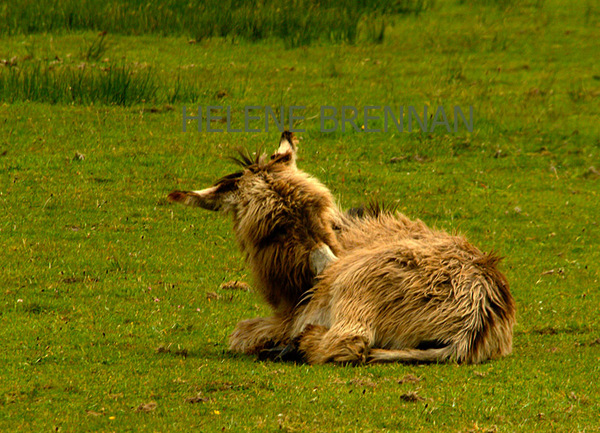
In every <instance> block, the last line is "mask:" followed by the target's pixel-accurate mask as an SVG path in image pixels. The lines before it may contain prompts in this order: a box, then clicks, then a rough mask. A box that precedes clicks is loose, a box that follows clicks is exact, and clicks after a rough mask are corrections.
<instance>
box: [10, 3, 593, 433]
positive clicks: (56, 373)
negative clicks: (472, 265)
mask: <svg viewBox="0 0 600 433" xmlns="http://www.w3.org/2000/svg"><path fill="white" fill-rule="evenodd" d="M499 6H500V7H499ZM83 9H85V8H83ZM3 10H4V12H3V13H7V12H6V9H3ZM599 18H600V16H599V14H598V11H597V10H595V9H594V6H593V4H591V3H589V4H586V3H582V4H581V5H578V4H571V3H567V2H562V1H558V0H547V1H546V2H543V3H542V4H540V3H538V2H529V3H527V4H525V5H518V4H517V3H516V2H515V3H511V2H502V4H500V5H499V4H497V3H493V4H487V3H486V2H463V3H457V2H438V3H436V4H435V5H434V7H432V8H430V9H428V10H427V11H426V12H425V13H423V14H420V15H418V16H415V15H411V16H402V17H398V16H389V17H388V18H387V19H388V20H389V21H388V25H387V27H386V29H385V35H386V36H385V39H384V40H383V41H382V42H381V43H369V42H361V43H356V44H331V43H329V42H327V43H325V42H323V43H320V44H313V45H310V46H308V47H303V48H292V49H290V48H289V46H287V44H286V43H285V42H284V41H283V40H280V39H278V38H266V39H265V40H261V41H258V42H250V41H246V40H235V41H232V40H231V38H219V37H212V38H208V39H203V40H202V41H201V42H199V43H196V44H188V36H187V35H177V34H173V35H170V36H165V35H156V34H142V35H124V34H117V33H113V32H109V34H108V35H107V36H106V39H105V42H103V44H105V46H103V47H102V49H100V50H98V49H97V48H94V49H90V47H92V46H93V44H96V45H97V44H98V43H99V42H97V41H98V40H99V39H98V38H99V36H98V35H97V33H96V32H95V31H79V30H77V31H74V30H73V29H72V30H71V31H63V30H60V29H58V30H56V32H55V31H54V29H47V30H52V33H49V34H46V33H31V34H19V33H18V32H17V33H16V34H12V35H10V36H9V35H7V34H6V33H5V36H3V37H2V39H1V43H0V59H5V60H6V62H4V63H7V64H4V65H3V66H0V77H4V78H0V82H1V83H5V82H6V81H2V80H4V79H5V78H6V77H11V76H25V74H28V75H27V77H29V78H28V80H30V82H34V83H38V84H35V86H34V85H31V86H29V88H32V89H34V90H33V91H32V93H30V94H25V93H19V92H24V89H25V88H27V86H25V85H24V84H22V83H18V82H17V83H13V84H10V85H9V86H8V87H7V85H4V87H3V89H8V90H3V91H0V95H2V98H1V102H0V104H1V105H0V209H1V212H2V213H1V215H2V218H0V251H1V256H0V257H1V258H2V259H1V260H2V261H1V264H2V278H1V279H0V294H1V297H0V325H1V327H0V341H2V353H3V359H4V362H3V363H2V365H1V366H0V431H50V430H51V431H57V430H58V431H63V432H71V431H182V432H187V431H191V430H196V431H223V430H225V431H235V432H238V431H252V432H254V431H279V430H283V431H290V432H296V431H307V432H308V431H348V432H353V431H357V432H363V431H377V432H379V431H424V432H434V431H442V432H468V431H470V432H484V431H498V432H579V431H581V432H583V431H586V432H590V431H597V430H599V429H600V423H599V422H598V419H597V414H598V412H599V410H600V393H599V392H598V387H597V384H596V382H597V377H598V375H599V373H600V371H599V367H598V365H599V361H600V342H599V341H600V316H599V314H598V306H599V305H600V270H599V267H598V263H599V262H600V253H599V249H598V245H600V230H599V228H598V224H599V223H600V221H599V216H598V215H599V214H598V201H599V199H600V175H598V171H599V170H600V127H599V126H598V125H599V123H598V119H599V116H600V108H599V106H598V104H597V99H598V96H599V95H600V79H599V77H600V70H599V69H598V63H597V61H596V60H595V59H596V57H597V55H596V51H597V43H596V42H595V34H596V33H597V25H598V22H599V21H600V20H599ZM8 33H11V32H8ZM132 33H133V32H132ZM140 33H145V32H140ZM56 58H58V59H60V62H59V63H55V64H53V65H51V63H52V62H53V61H55V60H56ZM105 59H108V60H107V61H105ZM8 63H14V65H9V64H8ZM81 63H85V64H86V68H85V69H84V71H86V72H85V73H81V75H80V77H88V78H83V79H84V80H86V79H89V81H86V83H87V84H86V86H82V89H84V90H82V93H81V94H82V95H84V96H82V97H80V98H71V97H69V96H68V95H69V93H68V91H67V90H65V89H67V88H68V87H64V86H65V85H64V84H61V83H63V81H61V80H66V78H65V77H68V74H69V73H72V74H75V75H74V76H78V75H76V74H78V73H79V72H77V71H80V69H78V68H77V66H78V65H79V64H81ZM107 66H112V67H114V68H121V69H120V70H121V71H122V72H124V73H125V76H126V77H127V76H130V77H131V80H132V81H131V83H133V84H131V86H132V87H134V88H138V87H136V86H137V85H138V84H140V85H141V83H143V82H144V81H143V79H144V77H148V80H149V81H148V83H151V86H149V87H148V88H151V89H154V90H153V92H152V93H151V94H149V95H148V94H146V95H145V96H143V97H140V98H139V99H136V98H135V97H133V96H132V97H131V99H126V100H125V102H123V101H121V102H120V101H118V100H113V99H111V98H110V97H109V96H110V95H115V94H118V92H117V91H114V92H112V91H107V92H106V93H104V94H102V93H101V92H100V91H99V90H98V89H100V88H101V87H100V84H98V83H102V82H104V81H103V80H106V78H105V77H106V75H105V74H107V73H108V71H103V70H102V68H105V67H107ZM53 68H54V69H53ZM146 73H147V74H148V75H144V74H146ZM11 74H15V75H11ZM19 74H21V75H19ZM88 74H89V75H88ZM44 77H46V78H47V77H54V78H55V79H56V80H57V81H56V82H52V83H54V84H53V85H47V86H44V85H42V84H39V83H41V82H42V81H43V80H44V79H46V78H44ZM36 80H37V81H36ZM123 80H124V81H126V80H125V79H123ZM123 80H122V81H117V82H118V83H123V82H124V81H123ZM136 80H137V81H136ZM140 80H141V81H140ZM91 83H96V84H98V87H94V86H93V85H92V84H91ZM136 83H137V84H136ZM36 86H37V87H36ZM72 87H73V86H72V85H71V88H72ZM117 87H118V86H117ZM117 87H115V88H117ZM36 89H37V90H36ZM85 89H87V90H85ZM94 89H96V90H94ZM177 89H178V90H177ZM51 91H53V92H55V94H54V95H56V96H55V97H54V99H53V98H47V97H45V96H43V97H40V96H39V95H44V94H46V93H49V92H51ZM71 91H72V90H71ZM94 92H96V93H94ZM175 94H177V95H179V96H178V97H177V98H174V99H173V100H169V95H171V96H172V95H175ZM27 95H29V96H27ZM65 95H66V96H65ZM94 95H95V96H94ZM101 95H104V96H101ZM183 104H186V105H187V106H189V107H190V108H192V107H195V106H197V105H198V104H201V105H208V104H212V105H217V104H218V105H224V106H227V105H230V106H231V107H232V109H233V110H234V112H235V114H236V115H237V116H238V117H237V119H238V120H237V122H238V123H236V124H235V126H236V127H239V126H240V123H239V122H240V117H239V116H240V115H241V113H242V109H243V107H244V106H246V105H261V106H265V105H271V106H274V107H276V106H279V105H285V106H291V105H305V106H307V109H306V112H305V113H306V117H307V120H306V121H305V122H304V123H303V124H302V125H300V126H301V127H304V128H305V129H306V132H305V133H302V134H300V136H301V137H302V141H301V147H300V155H299V161H298V164H299V165H300V166H301V167H302V168H303V169H305V170H307V171H308V172H310V173H312V174H314V175H315V176H317V177H318V178H319V179H321V180H322V181H323V182H324V183H325V184H326V185H327V186H328V187H329V188H331V190H332V191H333V192H334V194H335V195H336V197H338V198H339V201H340V202H341V203H342V205H343V206H344V207H351V206H355V205H358V204H360V203H362V202H364V201H366V200H368V199H369V198H371V197H372V196H376V197H379V198H381V199H385V200H386V201H397V202H398V203H399V207H400V210H401V211H402V212H404V213H406V214H407V215H409V216H411V217H413V218H421V219H423V220H424V221H425V222H426V223H428V224H430V225H432V226H436V227H439V228H443V229H446V230H458V231H461V232H463V233H465V234H466V235H467V236H468V237H469V239H471V240H472V241H473V243H475V244H476V245H478V246H480V247H482V248H483V249H486V250H492V249H493V250H496V251H498V252H499V253H500V254H501V255H503V256H505V257H506V259H505V261H504V264H503V269H504V270H505V272H506V275H507V277H508V279H509V281H510V283H511V289H512V292H513V294H514V296H515V298H516V301H517V306H518V324H517V326H516V328H515V337H514V338H515V341H514V353H513V354H512V355H511V356H509V357H507V358H504V359H501V360H497V361H493V362H489V363H486V364H483V365H478V366H469V365H463V366H456V365H452V364H447V365H446V364H445V365H427V366H405V365H400V364H398V365H383V366H364V367H339V366H318V367H311V366H306V365H294V364H278V363H270V362H265V363H263V362H257V361H255V360H254V359H253V358H251V357H244V356H234V355H232V354H230V353H228V352H227V336H228V335H229V333H230V332H231V331H232V329H233V327H234V326H235V324H236V322H237V321H239V320H241V319H244V318H249V317H254V316H258V315H265V314H268V311H267V308H266V307H265V306H264V305H263V303H262V302H261V300H260V299H259V297H258V296H257V295H256V294H255V293H254V292H244V291H231V290H225V289H221V288H220V285H221V284H222V283H223V282H226V281H229V280H242V281H247V282H249V283H251V282H252V281H251V277H250V275H249V273H248V270H247V266H246V265H245V263H244V261H243V258H242V257H241V255H240V254H239V253H238V252H237V246H236V245H235V241H234V239H233V236H232V233H231V227H230V224H229V222H228V221H226V220H225V219H224V218H223V217H222V216H220V215H217V214H213V213H209V212H204V211H195V210H193V209H186V208H182V207H177V206H173V205H170V204H168V203H167V202H166V200H165V196H166V194H168V192H170V191H171V190H173V189H187V188H202V187H205V186H207V185H209V184H210V183H212V182H213V181H214V180H215V179H217V178H218V177H220V176H222V175H224V174H227V173H228V172H229V171H231V170H234V167H232V166H231V165H230V163H228V162H227V161H226V160H225V157H226V156H228V155H230V154H231V152H232V151H233V149H235V148H236V147H237V146H239V145H242V146H247V147H249V148H251V149H254V148H256V147H257V146H259V145H264V146H265V147H266V148H267V149H271V148H274V147H275V145H276V143H277V140H278V136H279V133H278V132H277V131H275V130H272V131H270V132H269V133H265V132H261V133H253V134H250V133H241V134H227V133H198V132H194V128H193V127H190V128H189V129H188V131H190V132H187V133H182V132H181V121H182V120H181V105H183ZM371 104H372V105H390V106H399V105H404V106H408V105H415V106H417V107H422V106H423V104H428V105H429V106H430V107H435V106H437V105H440V104H443V105H444V107H445V108H447V107H449V106H453V105H460V106H461V107H468V106H469V105H473V106H474V110H475V127H474V131H473V132H472V133H467V132H465V131H464V130H459V132H458V133H456V134H455V133H451V134H448V133H445V132H434V133H431V134H423V133H420V132H413V133H392V132H388V133H356V132H347V133H345V134H342V133H341V132H340V131H338V132H336V133H331V134H324V133H321V132H319V122H318V119H310V118H311V116H313V115H315V114H317V113H318V108H319V107H320V106H322V105H335V106H338V107H341V106H342V105H354V106H357V107H364V106H366V105H371ZM436 131H437V130H436ZM393 158H395V159H393ZM409 374H410V375H413V376H416V377H418V378H420V379H421V380H419V381H416V382H411V381H403V379H404V378H406V377H407V375H409ZM411 392H416V393H417V395H418V396H420V397H421V398H422V399H423V400H420V399H417V401H410V395H411V394H410V393H411ZM196 397H198V398H197V399H196V400H193V399H194V398H196ZM190 399H192V400H190ZM407 400H409V401H407ZM194 401H195V402H194ZM150 403H155V406H154V404H150ZM144 405H145V406H144Z"/></svg>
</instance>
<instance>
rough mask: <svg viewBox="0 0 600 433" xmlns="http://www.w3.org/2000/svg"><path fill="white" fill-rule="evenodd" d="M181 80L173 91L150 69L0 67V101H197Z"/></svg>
mask: <svg viewBox="0 0 600 433" xmlns="http://www.w3.org/2000/svg"><path fill="white" fill-rule="evenodd" d="M181 81H182V78H181V77H178V78H177V79H176V80H175V82H174V87H173V88H172V89H171V88H168V87H165V86H161V85H159V82H160V80H158V79H157V78H156V75H155V74H154V73H153V71H152V69H150V68H144V69H139V68H138V69H136V68H134V67H132V66H129V65H126V64H122V65H107V66H104V67H98V66H95V65H89V64H85V63H82V64H80V65H76V66H75V65H69V66H60V67H55V66H53V65H46V64H42V63H41V62H34V63H30V64H24V65H22V66H4V67H2V68H0V101H4V102H9V103H12V102H16V101H36V102H45V103H50V104H83V105H87V104H97V103H99V104H107V105H122V106H130V105H134V104H140V103H175V102H179V101H182V100H185V101H194V100H196V99H197V98H198V95H199V92H198V91H197V90H196V89H194V88H190V87H189V86H188V85H187V84H186V86H183V85H182V82H181Z"/></svg>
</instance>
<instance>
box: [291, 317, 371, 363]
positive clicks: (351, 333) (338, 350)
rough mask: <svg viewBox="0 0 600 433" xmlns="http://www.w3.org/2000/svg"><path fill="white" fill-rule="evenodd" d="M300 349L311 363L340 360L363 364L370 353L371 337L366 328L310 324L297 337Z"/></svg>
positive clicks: (341, 361)
mask: <svg viewBox="0 0 600 433" xmlns="http://www.w3.org/2000/svg"><path fill="white" fill-rule="evenodd" d="M297 344H298V350H299V351H300V353H302V354H303V355H304V357H305V359H306V361H307V362H308V363H310V364H324V363H326V362H339V363H350V364H363V363H365V362H366V361H367V356H368V354H369V347H370V343H369V338H368V336H367V332H366V331H365V330H360V329H352V328H351V327H344V326H342V325H340V324H336V325H335V326H334V327H333V328H331V329H327V328H325V327H324V326H319V325H308V326H307V327H306V328H305V329H304V331H303V332H302V334H301V335H300V336H299V337H298V338H297Z"/></svg>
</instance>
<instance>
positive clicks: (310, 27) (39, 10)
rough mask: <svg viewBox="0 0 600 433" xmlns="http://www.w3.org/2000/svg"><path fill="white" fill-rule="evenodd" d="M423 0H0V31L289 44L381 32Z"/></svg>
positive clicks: (417, 8)
mask: <svg viewBox="0 0 600 433" xmlns="http://www.w3.org/2000/svg"><path fill="white" fill-rule="evenodd" d="M428 4H429V2H428V1H426V0H394V1H388V0H361V1H349V0H335V1H334V0H322V1H314V0H294V1H291V2H280V1H274V0H262V1H258V2H247V1H243V0H191V1H185V2H184V1H180V0H168V1H163V2H160V3H152V2H146V1H141V0H120V1H118V0H108V1H103V0H61V1H57V0H41V1H31V0H25V1H22V2H18V3H16V4H15V3H14V2H11V1H10V0H3V1H0V33H4V34H18V33H36V32H65V31H67V32H68V31H73V30H97V31H108V32H111V33H113V32H114V33H121V34H127V35H139V34H148V33H151V34H160V35H186V36H188V37H192V38H194V40H198V41H199V40H202V39H205V38H210V37H214V36H219V37H227V38H230V39H232V40H234V41H235V40H237V39H240V38H241V39H244V40H248V41H258V40H262V39H265V38H278V39H281V40H283V41H284V42H285V44H286V45H287V46H289V47H296V46H302V45H308V44H311V43H314V42H317V41H320V40H325V41H333V42H341V41H343V42H350V43H354V42H356V41H357V40H361V39H365V38H366V39H369V40H372V41H375V42H380V41H382V40H383V38H384V31H385V19H384V17H383V16H384V15H386V14H410V13H413V14H418V13H420V12H422V11H423V10H424V9H426V8H427V6H428Z"/></svg>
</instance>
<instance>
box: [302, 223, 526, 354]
mask: <svg viewBox="0 0 600 433" xmlns="http://www.w3.org/2000/svg"><path fill="white" fill-rule="evenodd" d="M369 234H370V236H368V235H369ZM339 238H340V244H341V245H342V246H343V247H344V249H343V250H342V253H341V254H340V256H339V259H338V260H337V261H336V262H333V263H331V264H330V265H329V266H328V267H327V268H326V269H325V270H324V271H323V273H322V275H321V279H320V281H319V282H318V283H317V285H316V286H315V287H314V291H313V296H312V298H311V301H310V303H309V304H308V305H307V306H306V307H305V308H303V309H302V310H299V313H298V316H297V320H296V322H295V324H294V328H293V334H294V335H295V337H296V341H297V342H298V347H299V349H300V351H301V352H302V353H303V354H304V355H305V357H306V358H307V359H308V361H309V362H311V363H323V362H327V361H338V362H363V361H367V360H368V361H370V362H390V361H404V362H435V361H445V360H453V361H457V362H472V363H477V362H482V361H484V360H487V359H490V358H496V357H499V356H503V355H506V354H508V353H510V351H511V347H512V328H513V324H514V320H515V306H514V301H513V298H512V296H511V294H510V291H509V288H508V283H507V281H506V278H505V277H504V276H503V275H502V273H501V272H500V271H499V270H498V269H497V264H498V262H499V259H498V258H497V257H496V256H494V255H491V254H485V253H483V252H481V251H480V250H479V249H477V248H475V247H474V246H473V245H471V244H470V243H469V242H467V241H466V240H465V239H464V238H463V237H460V236H452V235H449V234H447V233H445V232H442V231H437V230H432V229H430V228H428V227H427V226H426V225H425V224H424V223H422V222H420V221H411V220H409V219H408V218H406V217H404V216H403V215H400V214H397V215H395V216H394V215H392V214H389V213H383V214H379V215H376V216H368V217H366V218H364V219H356V220H354V221H350V223H349V225H348V226H346V227H345V229H344V230H342V232H341V233H340V236H339Z"/></svg>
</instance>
